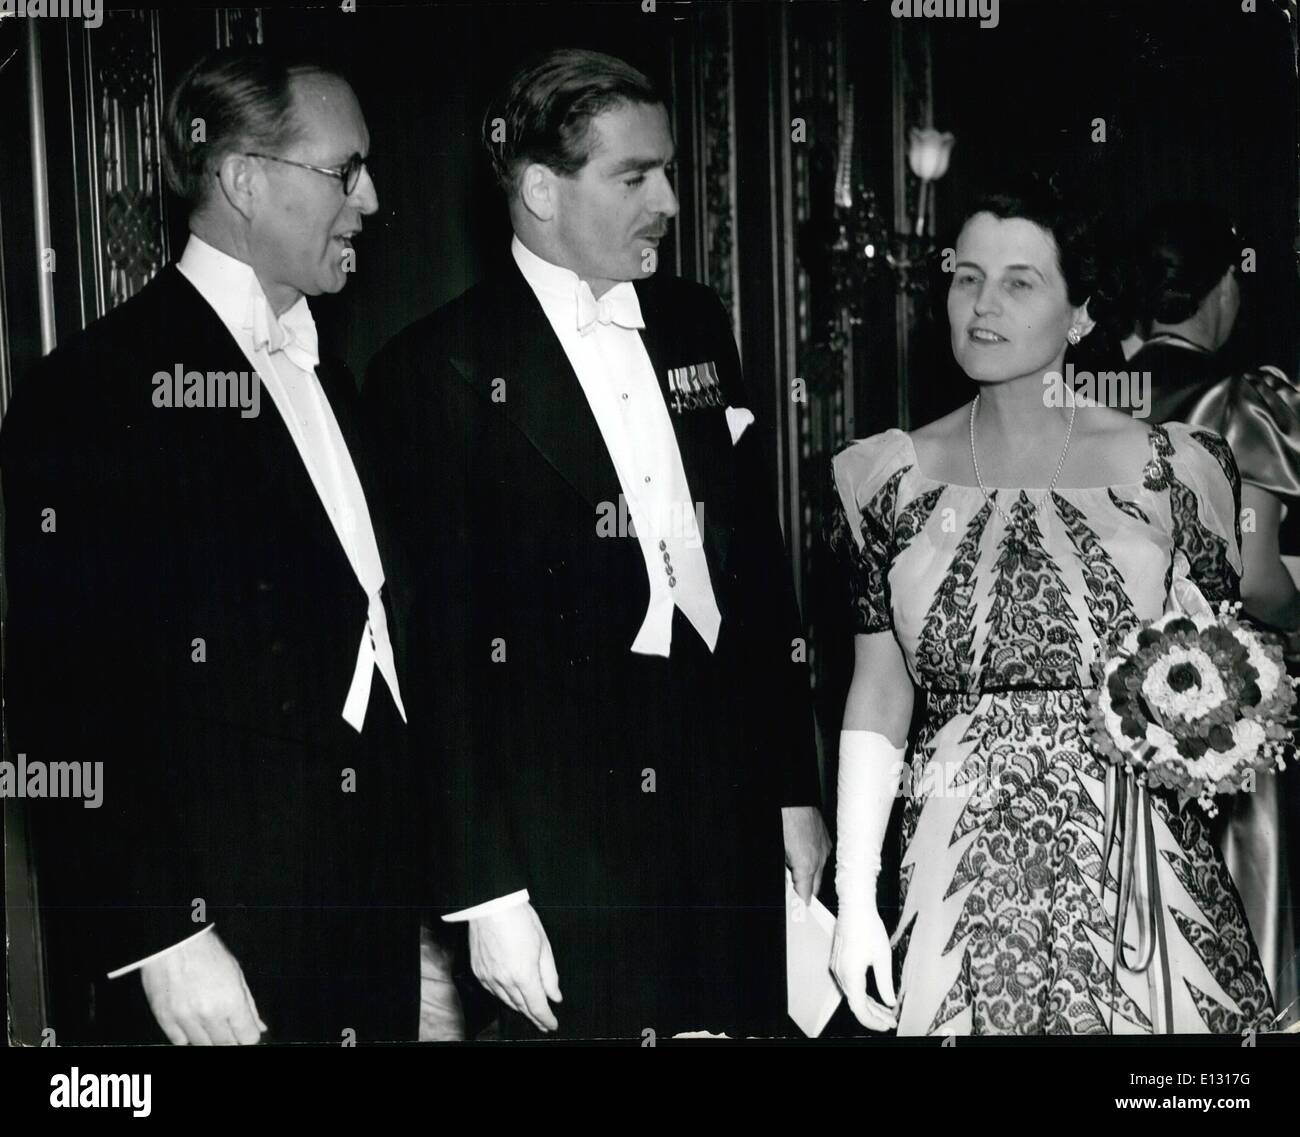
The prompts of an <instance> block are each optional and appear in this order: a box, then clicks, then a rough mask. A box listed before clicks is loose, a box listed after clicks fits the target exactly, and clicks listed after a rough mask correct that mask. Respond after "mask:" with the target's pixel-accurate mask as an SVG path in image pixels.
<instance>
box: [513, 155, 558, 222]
mask: <svg viewBox="0 0 1300 1137" xmlns="http://www.w3.org/2000/svg"><path fill="white" fill-rule="evenodd" d="M555 188H556V187H555V174H554V172H553V171H552V170H551V169H550V167H548V166H543V165H542V164H541V163H540V162H533V163H532V164H531V165H529V166H526V167H525V168H524V172H523V173H522V174H520V175H519V201H520V203H521V204H522V205H523V207H524V208H525V209H526V210H528V212H529V213H531V214H532V215H533V216H534V217H536V218H537V220H538V221H552V220H554V218H555V208H556V193H555Z"/></svg>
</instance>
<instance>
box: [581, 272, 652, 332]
mask: <svg viewBox="0 0 1300 1137" xmlns="http://www.w3.org/2000/svg"><path fill="white" fill-rule="evenodd" d="M598 323H600V324H617V325H618V326H619V327H620V328H644V327H645V320H643V319H642V318H641V302H640V301H639V300H638V299H637V295H636V289H635V288H633V287H632V282H631V281H630V280H625V281H623V282H622V283H621V284H616V285H614V287H613V288H611V289H610V290H609V291H608V292H606V293H605V295H604V296H602V297H601V298H600V299H599V300H597V299H596V297H595V296H594V295H593V294H592V291H591V286H590V285H589V284H588V283H587V282H586V281H585V280H580V281H578V331H579V332H580V333H581V334H582V335H584V336H585V335H587V334H589V333H590V332H592V331H594V330H595V327H596V325H597V324H598Z"/></svg>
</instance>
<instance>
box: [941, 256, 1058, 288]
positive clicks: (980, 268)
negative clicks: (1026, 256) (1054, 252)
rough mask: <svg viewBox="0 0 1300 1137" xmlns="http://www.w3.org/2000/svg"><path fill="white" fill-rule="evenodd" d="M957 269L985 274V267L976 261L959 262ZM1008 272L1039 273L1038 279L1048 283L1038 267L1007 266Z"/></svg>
mask: <svg viewBox="0 0 1300 1137" xmlns="http://www.w3.org/2000/svg"><path fill="white" fill-rule="evenodd" d="M957 267H958V268H973V269H975V270H976V272H983V271H984V266H983V265H978V264H976V263H975V262H974V261H958V262H957ZM1006 271H1007V272H1032V273H1037V274H1038V278H1039V279H1040V280H1042V281H1043V282H1044V283H1046V282H1047V277H1045V276H1044V275H1043V274H1042V272H1041V271H1040V270H1039V268H1038V267H1037V266H1036V265H1007V268H1006Z"/></svg>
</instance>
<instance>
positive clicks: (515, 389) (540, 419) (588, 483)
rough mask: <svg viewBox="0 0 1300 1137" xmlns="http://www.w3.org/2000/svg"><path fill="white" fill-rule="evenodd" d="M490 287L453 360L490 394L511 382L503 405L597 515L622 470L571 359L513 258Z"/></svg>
mask: <svg viewBox="0 0 1300 1137" xmlns="http://www.w3.org/2000/svg"><path fill="white" fill-rule="evenodd" d="M483 288H484V294H483V297H482V300H481V302H480V303H479V304H476V305H475V306H474V307H473V308H472V309H471V313H470V320H471V324H470V326H469V327H467V329H466V332H467V335H466V340H465V347H464V349H463V350H462V351H461V352H460V353H459V354H458V355H455V356H453V357H452V360H451V362H452V364H453V365H454V366H455V367H456V369H457V370H458V371H460V372H461V374H462V375H464V376H465V377H466V378H467V379H469V380H470V381H471V385H472V386H473V387H474V388H475V390H477V391H478V392H479V394H480V395H481V396H482V397H483V398H487V399H490V398H491V397H492V390H493V383H494V381H495V380H497V379H504V380H505V401H504V403H502V404H501V408H500V409H501V410H502V411H503V412H504V414H505V415H506V417H507V419H509V421H510V422H512V423H513V424H514V425H515V426H516V427H517V428H518V429H519V430H520V431H522V432H523V434H524V435H526V436H527V438H528V440H529V441H530V442H531V443H532V444H533V446H534V447H535V448H536V449H537V452H538V453H539V454H540V455H541V456H542V457H543V458H544V459H545V460H546V461H547V462H548V463H549V464H550V465H551V467H552V468H553V469H554V470H555V471H556V472H557V473H558V474H559V475H560V476H561V477H563V478H564V479H565V480H566V481H567V482H568V483H569V484H570V485H571V486H572V487H573V488H574V490H576V491H577V493H578V494H579V495H581V497H582V498H583V499H584V500H585V501H586V502H587V503H588V504H589V505H590V506H591V507H592V515H593V517H594V516H595V511H596V509H597V507H599V506H600V505H601V504H602V503H605V502H617V501H618V496H619V493H620V489H619V481H618V473H617V471H616V470H615V469H614V463H613V461H612V460H611V458H610V456H609V452H608V451H607V450H606V449H605V442H604V439H603V438H602V437H601V433H600V427H599V425H598V424H597V423H596V419H595V416H594V415H593V414H592V413H591V407H590V405H589V404H588V402H587V396H586V395H585V394H583V390H582V384H581V383H580V382H579V381H578V376H577V374H576V373H575V372H574V370H573V367H572V365H571V364H570V363H569V357H568V356H567V355H565V354H564V348H562V347H561V346H560V342H559V340H557V339H556V338H555V333H554V332H553V331H552V330H551V325H550V321H549V320H547V318H546V313H545V312H543V311H542V306H541V304H540V303H539V302H538V300H537V297H536V296H535V295H534V294H533V290H532V289H531V288H530V287H529V286H528V282H527V281H526V280H524V278H523V274H522V273H520V271H519V269H518V267H517V266H516V265H515V263H514V261H513V259H512V260H511V261H510V264H509V266H508V268H506V269H504V270H503V271H502V272H501V274H500V275H498V276H496V277H493V278H491V279H489V280H488V281H485V282H484V285H483ZM593 524H594V521H593Z"/></svg>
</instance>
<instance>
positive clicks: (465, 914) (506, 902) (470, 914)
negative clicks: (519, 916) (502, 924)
mask: <svg viewBox="0 0 1300 1137" xmlns="http://www.w3.org/2000/svg"><path fill="white" fill-rule="evenodd" d="M527 903H528V889H526V888H521V889H520V890H519V891H518V892H512V893H510V894H509V895H507V896H498V897H497V898H496V899H495V900H485V901H484V902H483V903H482V904H475V905H474V907H473V908H462V909H461V910H460V911H459V912H452V913H451V914H450V915H448V916H444V917H443V920H444V922H446V923H448V924H459V923H461V922H463V921H465V920H477V919H478V918H479V917H480V916H490V915H492V913H493V912H503V911H505V909H507V908H516V907H518V906H519V905H520V904H527Z"/></svg>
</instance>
